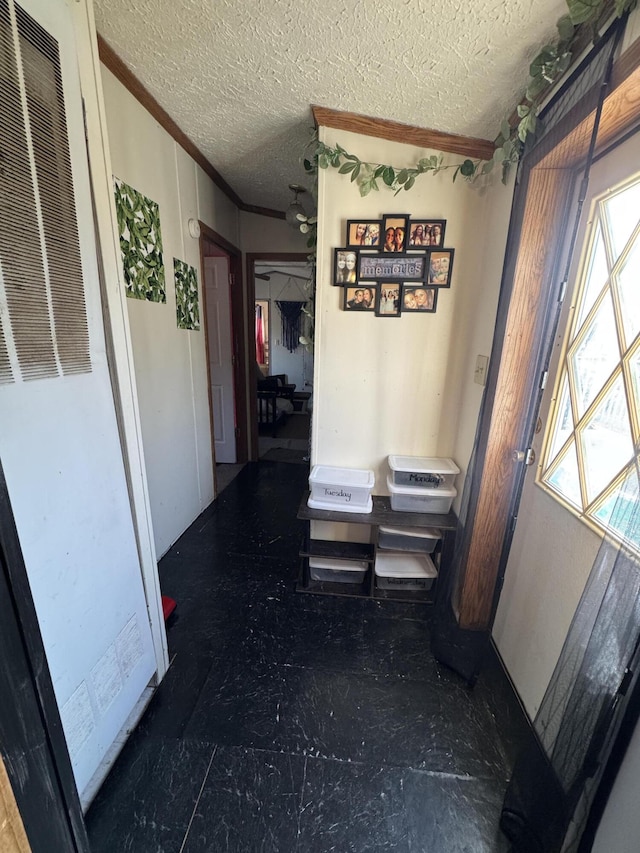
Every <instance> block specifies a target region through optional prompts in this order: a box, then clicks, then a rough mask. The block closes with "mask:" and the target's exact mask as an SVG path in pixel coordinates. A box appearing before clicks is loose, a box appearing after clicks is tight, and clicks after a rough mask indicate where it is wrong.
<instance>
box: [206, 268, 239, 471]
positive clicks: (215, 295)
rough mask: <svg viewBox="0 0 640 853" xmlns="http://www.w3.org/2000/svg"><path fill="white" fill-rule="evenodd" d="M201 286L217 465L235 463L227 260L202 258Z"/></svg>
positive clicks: (234, 410) (234, 420)
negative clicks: (202, 287) (203, 299)
mask: <svg viewBox="0 0 640 853" xmlns="http://www.w3.org/2000/svg"><path fill="white" fill-rule="evenodd" d="M204 285H205V299H206V308H207V343H208V351H209V377H210V378H209V381H210V382H211V406H212V409H213V431H214V443H215V453H216V462H235V461H236V459H237V457H236V432H235V428H236V405H235V394H234V387H233V338H232V331H231V300H230V294H229V260H228V258H226V257H215V258H207V257H205V259H204Z"/></svg>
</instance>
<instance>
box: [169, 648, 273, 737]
mask: <svg viewBox="0 0 640 853" xmlns="http://www.w3.org/2000/svg"><path fill="white" fill-rule="evenodd" d="M281 705H282V677H281V675H280V672H279V670H278V669H277V668H276V667H270V668H267V667H264V666H261V665H257V666H254V665H252V664H249V663H247V661H245V660H243V659H242V658H241V657H239V658H236V659H233V660H226V661H222V660H220V661H219V662H217V664H216V665H214V666H212V668H211V670H210V672H209V676H208V677H207V680H206V681H205V683H204V685H203V687H202V691H201V693H200V697H199V699H198V702H197V704H196V707H195V708H194V711H193V714H192V715H191V719H190V720H189V722H188V724H187V726H186V728H185V731H184V736H185V737H186V738H191V739H194V740H206V741H211V742H212V743H216V744H220V745H227V746H246V747H253V748H257V749H274V748H275V751H279V749H278V748H277V747H275V746H274V745H275V744H276V742H277V738H276V735H277V733H278V731H279V730H280V728H281V723H280V708H281Z"/></svg>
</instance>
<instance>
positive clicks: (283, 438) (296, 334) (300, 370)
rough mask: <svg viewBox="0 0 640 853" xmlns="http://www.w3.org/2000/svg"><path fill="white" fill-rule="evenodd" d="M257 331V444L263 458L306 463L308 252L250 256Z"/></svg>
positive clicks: (310, 376)
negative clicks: (305, 340) (304, 338)
mask: <svg viewBox="0 0 640 853" xmlns="http://www.w3.org/2000/svg"><path fill="white" fill-rule="evenodd" d="M247 281H248V284H249V287H248V290H249V296H250V300H251V304H252V305H253V311H254V317H255V329H254V336H253V344H252V345H250V351H251V352H252V353H253V360H254V365H253V367H254V370H253V374H254V376H255V390H254V391H253V400H254V406H253V407H252V409H253V412H254V413H255V418H256V424H255V433H254V435H255V447H256V456H257V458H259V459H267V460H271V461H286V462H300V463H303V464H306V463H308V459H309V438H310V429H311V410H312V406H313V393H312V392H313V352H312V351H310V349H309V348H308V347H305V345H303V344H302V343H300V337H302V336H305V335H306V333H307V332H308V327H309V322H310V320H309V316H308V314H307V313H306V312H308V311H310V310H311V305H312V298H313V270H312V267H311V264H310V263H309V260H308V257H307V256H306V255H304V254H297V253H296V254H265V255H248V256H247Z"/></svg>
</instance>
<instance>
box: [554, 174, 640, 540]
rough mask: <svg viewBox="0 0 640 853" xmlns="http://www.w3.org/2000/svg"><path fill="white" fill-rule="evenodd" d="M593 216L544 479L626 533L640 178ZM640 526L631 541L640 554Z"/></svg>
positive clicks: (636, 350)
mask: <svg viewBox="0 0 640 853" xmlns="http://www.w3.org/2000/svg"><path fill="white" fill-rule="evenodd" d="M590 220H591V224H590V228H589V229H588V233H587V234H586V236H585V242H584V247H583V253H586V255H587V257H586V261H585V262H584V263H583V264H582V265H581V267H580V269H581V272H580V278H579V279H578V280H577V281H576V282H575V283H574V288H573V294H574V298H573V307H574V310H573V312H570V314H569V316H570V317H572V318H573V319H572V320H570V322H569V323H568V325H567V328H566V330H565V346H564V352H565V356H564V358H563V359H562V360H561V362H560V364H559V366H558V374H557V377H556V385H555V388H556V390H555V395H554V400H553V402H552V405H551V411H550V417H549V420H548V423H547V429H546V434H545V440H544V450H543V456H542V466H541V473H540V477H539V482H540V484H541V485H542V486H544V487H545V488H546V489H547V491H549V492H550V493H551V494H552V495H556V496H557V497H558V498H560V499H561V500H562V502H563V504H564V505H565V506H568V507H569V508H571V509H572V510H573V511H574V512H575V513H576V514H577V515H579V516H580V517H581V518H584V519H586V520H588V521H590V522H591V523H592V524H595V525H596V526H597V527H599V528H600V529H602V530H605V529H609V530H612V531H613V532H614V533H616V534H617V535H619V536H620V537H622V536H623V532H624V530H625V529H626V527H627V525H628V522H629V518H630V517H631V516H630V513H631V511H632V509H633V507H636V505H637V502H638V500H639V499H640V489H639V483H638V476H637V474H636V470H635V467H634V466H633V465H632V464H631V463H632V460H633V459H634V447H635V448H638V447H639V446H640V408H639V407H640V342H638V341H637V340H636V338H637V337H638V334H639V333H640V177H636V179H635V180H634V181H633V182H632V183H631V182H627V183H626V184H624V185H621V186H620V187H618V188H616V189H615V190H613V191H609V192H607V193H605V194H603V195H602V196H600V197H598V198H596V199H595V200H594V202H593V208H592V215H591V217H590ZM587 317H589V318H590V319H589V320H588V321H587ZM634 342H635V345H634ZM621 349H622V352H621ZM623 365H624V369H623ZM563 447H564V448H565V450H564V452H563V450H562V448H563ZM637 514H638V515H639V516H640V513H637ZM636 527H637V529H636V528H634V531H635V532H633V533H632V534H627V538H629V536H631V539H632V540H633V543H634V544H635V545H636V547H638V548H640V524H638V525H637V526H636Z"/></svg>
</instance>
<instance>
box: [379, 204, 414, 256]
mask: <svg viewBox="0 0 640 853" xmlns="http://www.w3.org/2000/svg"><path fill="white" fill-rule="evenodd" d="M408 222H409V215H408V214H398V213H393V214H391V213H386V214H385V215H384V216H383V217H382V238H383V240H384V242H383V244H382V251H383V252H393V253H395V254H398V253H400V252H404V250H405V249H406V247H407V223H408Z"/></svg>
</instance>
